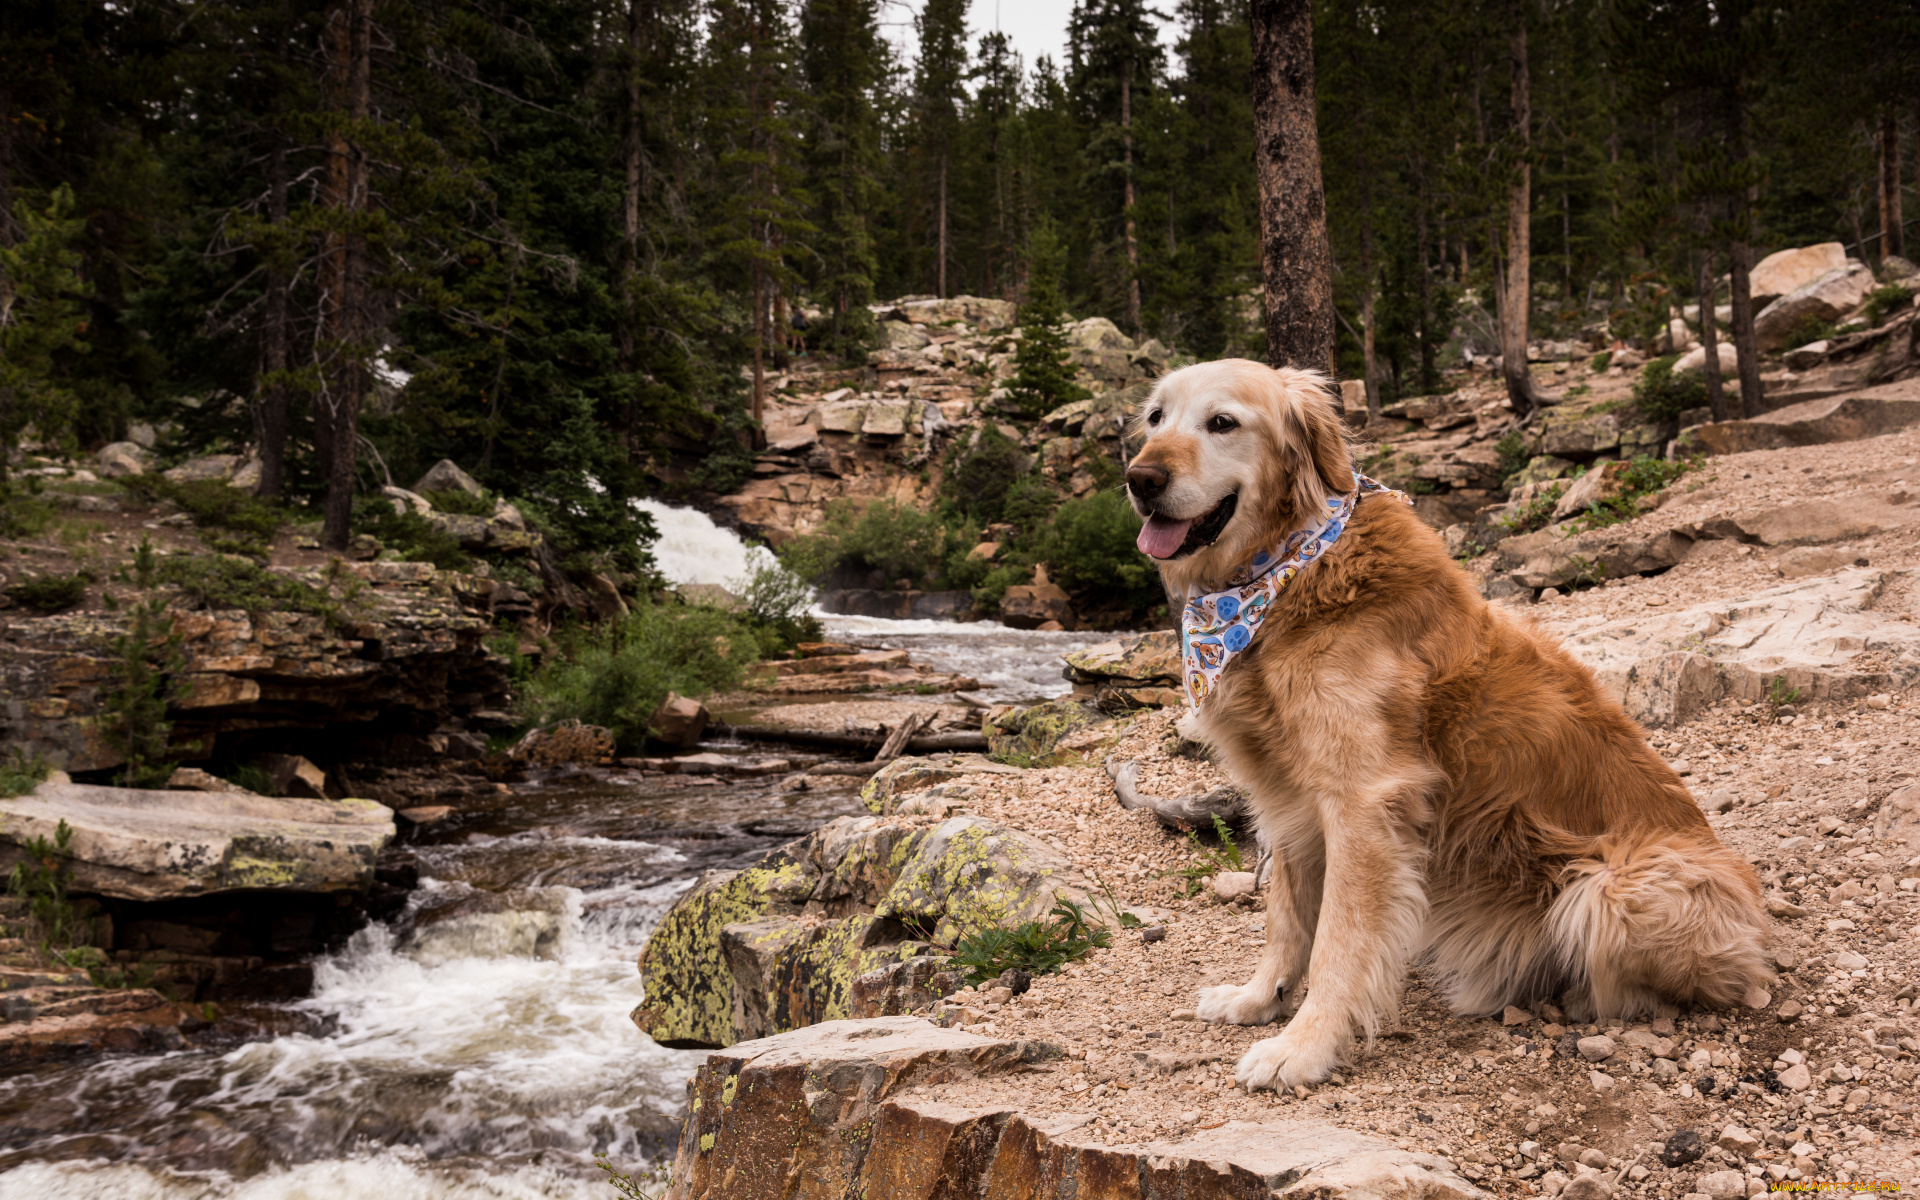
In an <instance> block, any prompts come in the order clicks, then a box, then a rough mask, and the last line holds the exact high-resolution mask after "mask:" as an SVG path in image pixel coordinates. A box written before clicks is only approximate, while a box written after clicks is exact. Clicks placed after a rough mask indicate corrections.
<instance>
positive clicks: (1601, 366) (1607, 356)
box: [1587, 350, 1613, 375]
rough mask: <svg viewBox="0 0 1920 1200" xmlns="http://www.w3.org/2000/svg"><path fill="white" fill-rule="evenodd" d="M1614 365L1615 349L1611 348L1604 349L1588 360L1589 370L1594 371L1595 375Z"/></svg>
mask: <svg viewBox="0 0 1920 1200" xmlns="http://www.w3.org/2000/svg"><path fill="white" fill-rule="evenodd" d="M1612 365H1613V351H1611V350H1602V351H1601V352H1600V353H1598V354H1596V355H1594V356H1593V357H1592V358H1590V359H1588V360H1587V370H1589V371H1592V372H1593V373H1594V374H1595V375H1598V374H1599V373H1600V372H1602V371H1604V370H1606V369H1607V368H1608V367H1610V366H1612Z"/></svg>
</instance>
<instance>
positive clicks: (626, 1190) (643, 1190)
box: [593, 1154, 672, 1200]
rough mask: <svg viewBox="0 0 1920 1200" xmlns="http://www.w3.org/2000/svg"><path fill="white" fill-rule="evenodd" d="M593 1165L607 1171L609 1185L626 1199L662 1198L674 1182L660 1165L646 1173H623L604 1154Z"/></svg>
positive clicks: (656, 1199)
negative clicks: (663, 1172)
mask: <svg viewBox="0 0 1920 1200" xmlns="http://www.w3.org/2000/svg"><path fill="white" fill-rule="evenodd" d="M593 1165H594V1166H596V1167H599V1168H600V1169H601V1170H602V1171H605V1172H606V1173H607V1186H608V1187H610V1188H612V1189H613V1190H614V1191H615V1192H616V1193H618V1194H619V1195H620V1196H622V1197H624V1200H660V1198H661V1197H662V1196H664V1195H666V1194H667V1187H668V1185H669V1184H670V1183H671V1182H672V1181H671V1180H669V1179H668V1178H666V1176H665V1175H663V1174H662V1173H661V1169H660V1168H659V1167H655V1168H653V1169H652V1170H651V1171H650V1172H648V1173H646V1174H644V1175H632V1174H622V1173H621V1172H620V1171H619V1169H618V1168H616V1167H615V1166H614V1165H613V1161H612V1160H611V1159H609V1158H608V1157H607V1156H606V1155H604V1154H602V1155H599V1156H597V1157H595V1158H594V1160H593Z"/></svg>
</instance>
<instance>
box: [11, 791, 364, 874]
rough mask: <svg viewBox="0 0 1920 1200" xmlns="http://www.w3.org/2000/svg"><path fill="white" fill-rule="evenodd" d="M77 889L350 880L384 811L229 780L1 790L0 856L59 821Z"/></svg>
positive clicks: (14, 856)
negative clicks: (6, 795) (207, 785)
mask: <svg viewBox="0 0 1920 1200" xmlns="http://www.w3.org/2000/svg"><path fill="white" fill-rule="evenodd" d="M62 821H65V822H66V823H67V825H68V827H69V828H71V829H72V830H73V839H72V842H71V843H70V844H69V846H68V852H69V854H70V855H71V865H72V876H71V879H70V882H69V887H71V888H72V890H74V891H76V892H87V893H93V894H97V895H103V896H117V897H120V898H122V899H126V900H167V899H172V898H175V897H180V896H199V895H205V894H207V893H209V892H225V891H238V890H245V889H256V890H257V889H265V890H272V891H289V892H336V891H358V890H361V889H364V888H366V887H367V886H369V885H370V884H371V883H372V882H373V868H374V859H375V857H376V856H377V855H378V854H379V853H380V849H381V847H383V846H385V845H386V844H387V842H388V841H389V840H391V839H392V837H393V832H394V830H393V812H392V810H390V809H388V808H387V807H386V806H384V805H381V804H376V803H374V802H373V801H371V800H295V799H280V798H276V797H271V796H255V795H250V794H243V793H233V792H159V791H145V790H142V789H138V788H111V787H95V786H92V785H90V784H83V783H43V784H41V785H40V786H39V787H38V788H36V789H35V790H34V791H33V793H32V794H30V795H26V796H16V797H14V798H12V799H5V800H0V841H3V842H5V843H8V844H6V845H0V865H4V866H7V867H10V866H11V864H12V863H13V862H14V861H17V860H18V858H19V856H20V853H21V852H20V851H19V850H18V849H17V847H19V846H21V845H24V844H25V843H27V842H29V841H31V840H32V839H34V838H36V837H43V838H45V839H47V841H49V842H51V841H53V840H54V835H55V831H56V830H57V828H58V827H59V825H60V822H62Z"/></svg>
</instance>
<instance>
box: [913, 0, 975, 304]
mask: <svg viewBox="0 0 1920 1200" xmlns="http://www.w3.org/2000/svg"><path fill="white" fill-rule="evenodd" d="M914 24H915V27H916V28H917V29H918V31H919V34H920V56H919V58H918V59H916V60H915V61H914V68H913V97H914V108H915V126H916V129H915V134H916V138H917V140H918V143H919V149H920V153H921V154H922V155H923V156H924V159H925V164H926V165H925V170H926V172H927V175H928V183H929V187H930V190H931V191H932V193H933V196H932V199H933V227H934V235H933V271H932V276H933V279H932V282H933V290H934V295H936V296H942V297H944V296H946V295H947V265H948V261H949V257H950V247H949V245H948V235H949V232H950V229H951V224H952V222H951V221H950V219H949V214H948V212H947V199H948V194H949V191H950V188H949V184H948V178H947V176H948V172H949V170H950V168H951V167H952V165H953V149H954V135H955V133H956V132H957V130H958V127H959V123H960V102H961V101H962V100H963V99H964V98H965V92H964V90H963V89H962V87H961V80H962V79H963V78H965V76H966V71H967V42H966V34H967V0H927V5H926V7H925V8H923V9H921V10H920V15H919V16H918V17H916V18H914Z"/></svg>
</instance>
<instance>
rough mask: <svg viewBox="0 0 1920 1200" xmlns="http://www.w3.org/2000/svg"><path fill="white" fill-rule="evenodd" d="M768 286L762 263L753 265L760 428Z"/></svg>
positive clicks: (763, 405)
mask: <svg viewBox="0 0 1920 1200" xmlns="http://www.w3.org/2000/svg"><path fill="white" fill-rule="evenodd" d="M766 348H767V285H766V272H765V271H764V270H763V269H762V267H761V265H760V261H759V260H758V259H755V260H754V263H753V424H754V427H755V428H756V429H757V428H759V427H760V414H761V413H762V412H763V411H764V410H765V408H766V403H767V367H766Z"/></svg>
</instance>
